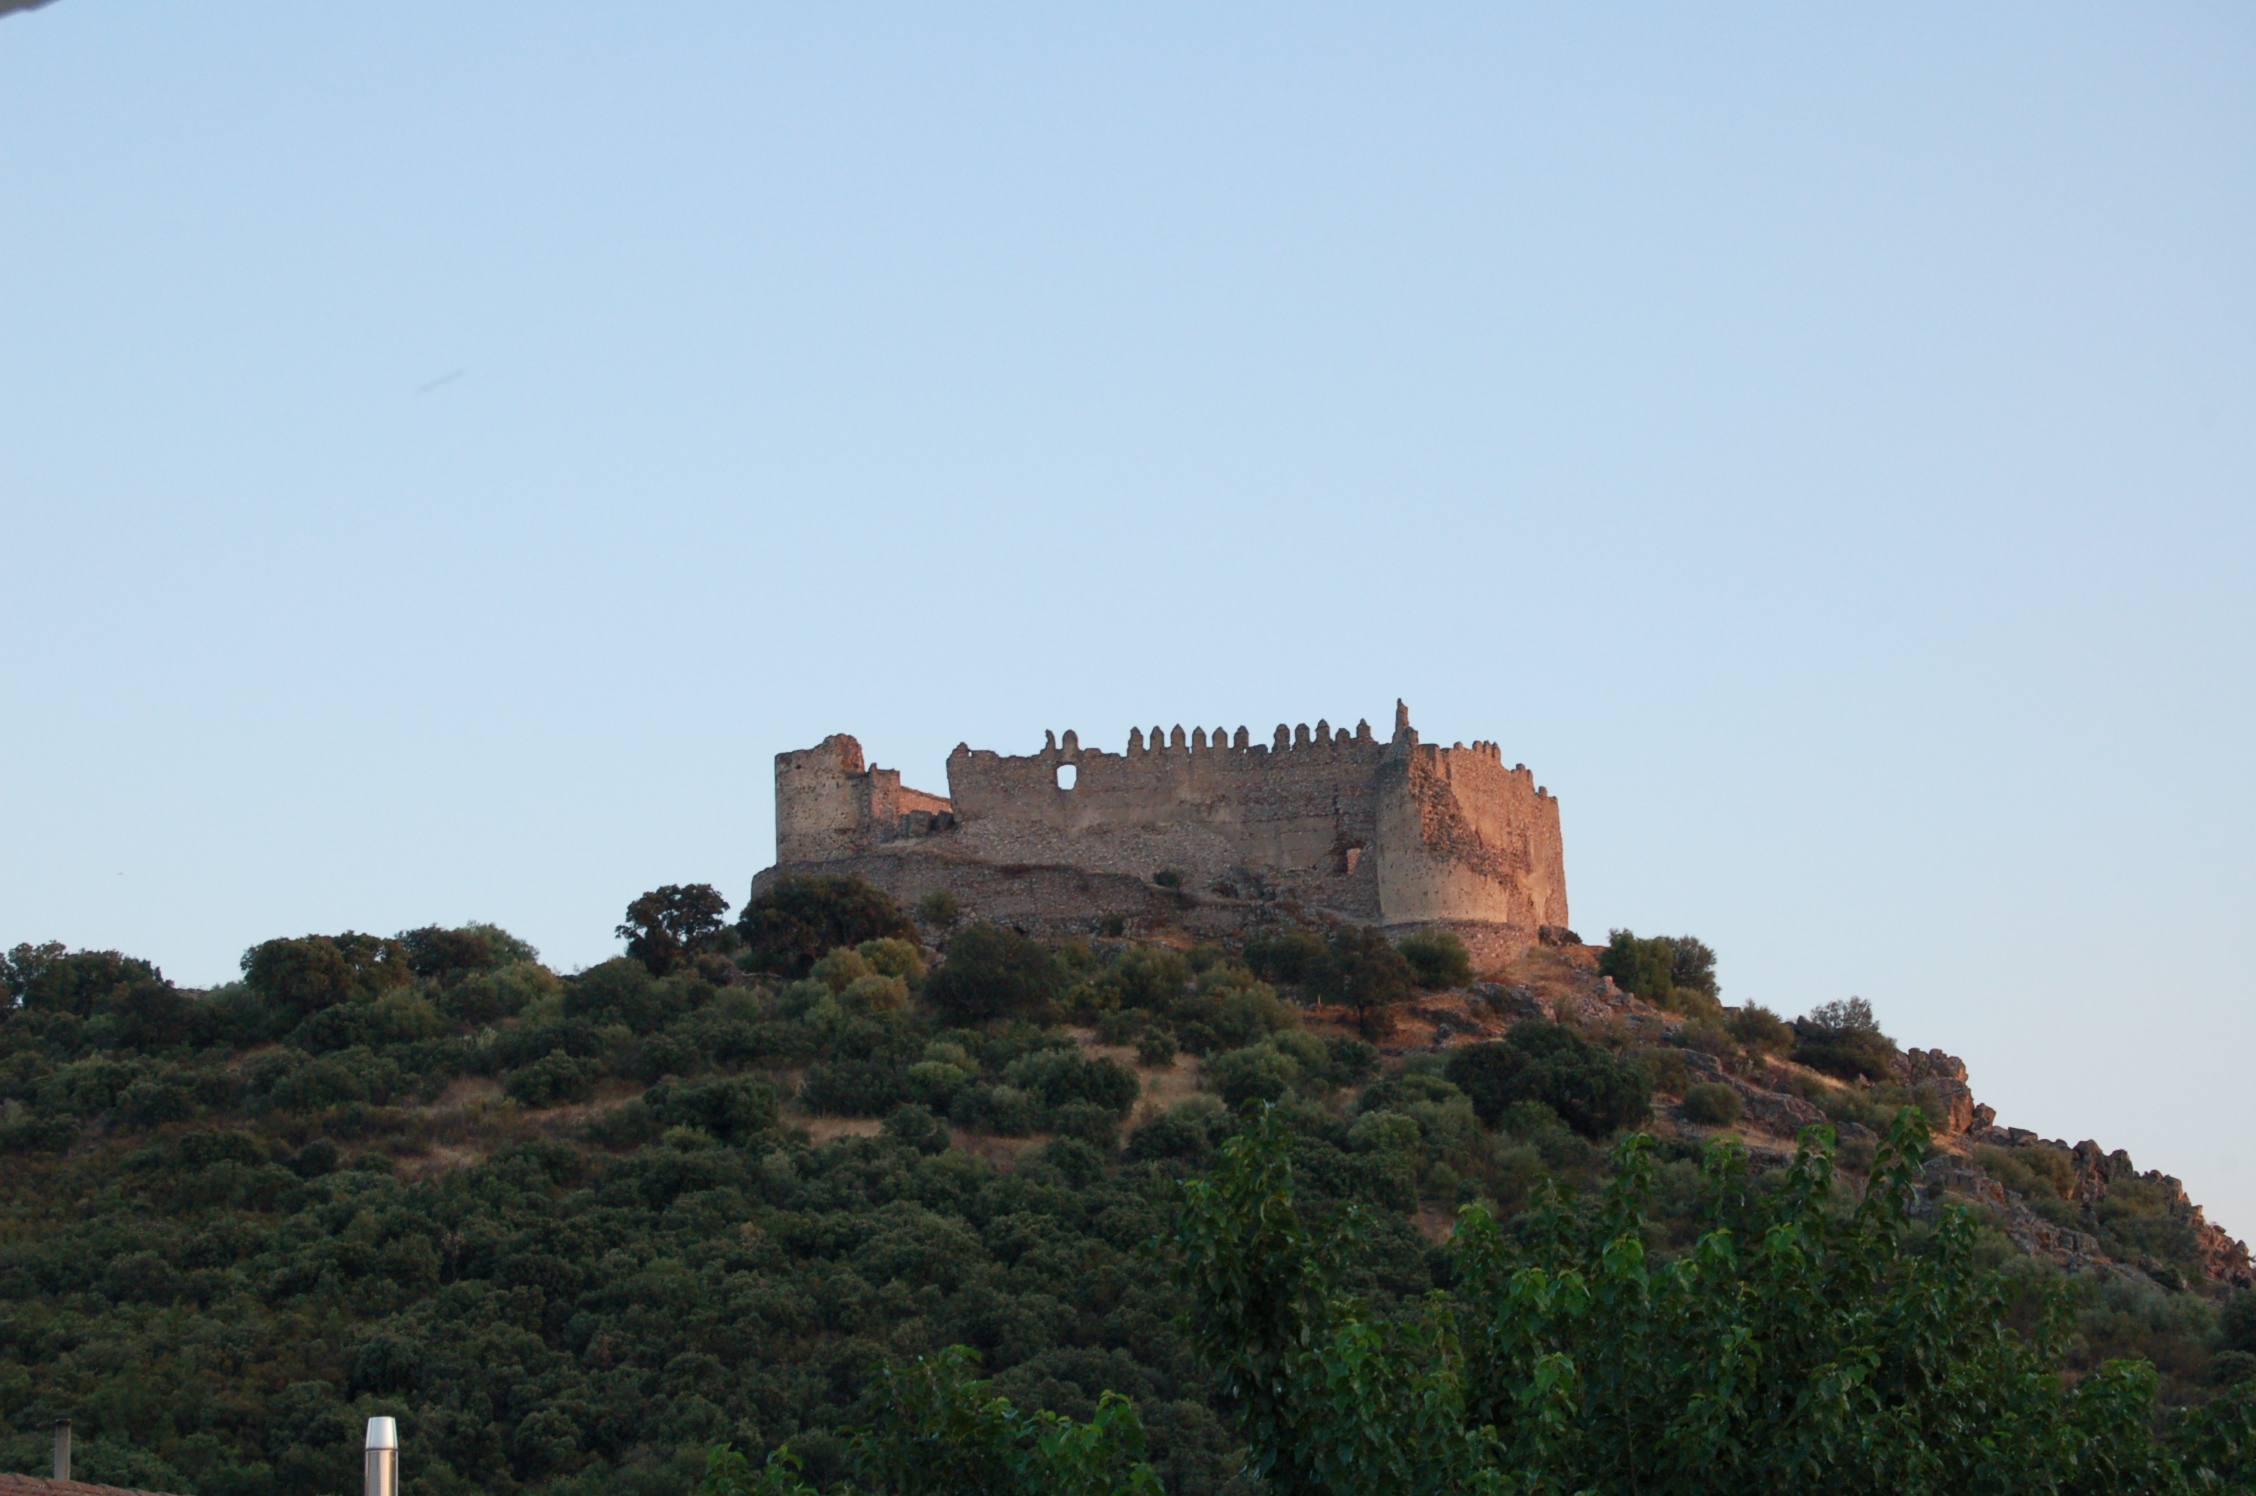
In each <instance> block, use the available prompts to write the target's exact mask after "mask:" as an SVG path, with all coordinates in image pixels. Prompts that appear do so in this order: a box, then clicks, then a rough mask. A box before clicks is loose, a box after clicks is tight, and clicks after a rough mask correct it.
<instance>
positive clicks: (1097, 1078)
mask: <svg viewBox="0 0 2256 1496" xmlns="http://www.w3.org/2000/svg"><path fill="white" fill-rule="evenodd" d="M1003 1078H1004V1079H1005V1080H1006V1081H1008V1082H1009V1083H1010V1084H1012V1085H1014V1086H1016V1087H1018V1088H1019V1089H1020V1090H1022V1091H1024V1092H1026V1093H1027V1094H1028V1095H1030V1096H1032V1097H1033V1098H1034V1099H1035V1102H1036V1104H1038V1105H1040V1106H1043V1107H1061V1106H1064V1105H1065V1104H1066V1103H1068V1102H1073V1101H1085V1102H1088V1103H1089V1104H1091V1105H1092V1106H1095V1107H1098V1108H1099V1109H1101V1110H1103V1111H1107V1112H1114V1113H1120V1112H1126V1111H1127V1110H1128V1109H1129V1108H1130V1107H1132V1106H1134V1105H1135V1104H1136V1097H1137V1095H1138V1094H1139V1093H1140V1092H1141V1090H1142V1084H1141V1083H1140V1082H1139V1081H1138V1080H1137V1079H1136V1075H1135V1072H1134V1071H1132V1070H1129V1069H1127V1068H1125V1067H1123V1066H1120V1065H1116V1064H1114V1063H1113V1062H1112V1061H1111V1060H1108V1059H1104V1058H1102V1057H1101V1056H1098V1055H1091V1054H1085V1053H1083V1052H1082V1051H1081V1050H1079V1049H1043V1050H1037V1051H1035V1052H1034V1053H1033V1054H1030V1055H1027V1056H1025V1057H1023V1058H1021V1059H1017V1060H1013V1061H1011V1063H1010V1064H1009V1065H1008V1066H1006V1067H1005V1068H1004V1070H1003Z"/></svg>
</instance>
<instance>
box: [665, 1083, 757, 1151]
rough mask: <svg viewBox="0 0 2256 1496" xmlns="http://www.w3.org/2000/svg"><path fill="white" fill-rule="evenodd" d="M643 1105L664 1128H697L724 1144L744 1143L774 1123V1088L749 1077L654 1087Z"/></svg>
mask: <svg viewBox="0 0 2256 1496" xmlns="http://www.w3.org/2000/svg"><path fill="white" fill-rule="evenodd" d="M642 1104H643V1105H644V1106H645V1107H647V1108H648V1109H649V1111H650V1114H651V1116H652V1117H654V1118H656V1119H657V1121H658V1123H659V1124H660V1125H661V1126H664V1127H694V1128H697V1129H698V1130H699V1131H701V1132H704V1133H706V1134H707V1135H708V1136H711V1137H714V1138H718V1139H719V1140H720V1141H722V1142H724V1143H743V1142H746V1141H748V1140H750V1139H751V1138H753V1137H756V1136H758V1135H759V1134H760V1133H763V1132H766V1131H767V1130H768V1129H769V1128H771V1127H773V1126H775V1120H776V1094H775V1087H773V1086H771V1085H769V1084H768V1083H767V1082H766V1081H763V1080H756V1079H754V1078H752V1077H750V1076H730V1077H725V1078H716V1079H713V1080H705V1081H677V1082H673V1083H670V1084H666V1085H657V1086H652V1087H651V1088H650V1089H649V1090H648V1091H646V1092H644V1093H643V1097H642Z"/></svg>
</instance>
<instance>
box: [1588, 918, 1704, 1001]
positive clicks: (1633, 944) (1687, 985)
mask: <svg viewBox="0 0 2256 1496" xmlns="http://www.w3.org/2000/svg"><path fill="white" fill-rule="evenodd" d="M1715 964H1716V957H1715V952H1714V951H1712V950H1710V949H1708V947H1707V946H1706V945H1705V944H1703V943H1702V942H1701V941H1699V940H1697V939H1695V938H1694V937H1692V936H1690V935H1654V936H1650V937H1646V938H1642V939H1641V938H1639V937H1638V936H1637V935H1636V934H1634V933H1632V932H1631V931H1628V930H1615V931H1612V932H1611V934H1610V936H1609V938H1608V941H1607V945H1606V949H1605V950H1604V951H1603V952H1601V953H1600V954H1599V957H1598V970H1599V973H1600V974H1601V975H1604V976H1609V977H1612V978H1613V979H1614V985H1615V986H1617V987H1619V988H1621V989H1622V991H1624V992H1628V993H1633V994H1634V995H1636V996H1638V997H1641V998H1643V999H1644V1000H1645V1001H1647V1002H1649V1003H1653V1004H1655V1005H1657V1006H1659V1007H1664V1008H1674V1009H1676V1010H1678V1011H1680V1012H1685V1013H1708V1012H1713V1011H1715V1009H1716V1007H1717V1002H1716V995H1717V987H1716V975H1715Z"/></svg>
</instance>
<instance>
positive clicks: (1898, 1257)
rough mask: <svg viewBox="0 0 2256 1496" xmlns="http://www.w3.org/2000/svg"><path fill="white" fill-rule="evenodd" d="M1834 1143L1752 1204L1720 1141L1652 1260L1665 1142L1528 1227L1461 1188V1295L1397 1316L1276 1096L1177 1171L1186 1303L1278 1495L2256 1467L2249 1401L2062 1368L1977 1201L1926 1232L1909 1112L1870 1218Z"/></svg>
mask: <svg viewBox="0 0 2256 1496" xmlns="http://www.w3.org/2000/svg"><path fill="white" fill-rule="evenodd" d="M1829 1142H1830V1140H1829V1139H1826V1138H1824V1137H1823V1136H1822V1134H1812V1135H1811V1136H1809V1137H1807V1138H1805V1140H1804V1144H1803V1147H1802V1150H1801V1153H1800V1155H1799V1156H1798V1157H1797V1159H1796V1161H1795V1163H1794V1164H1793V1166H1792V1168H1791V1169H1790V1170H1788V1171H1787V1174H1786V1177H1785V1179H1784V1180H1783V1181H1782V1182H1781V1186H1780V1187H1779V1188H1776V1189H1773V1190H1768V1191H1762V1192H1756V1193H1752V1194H1750V1193H1749V1192H1748V1191H1747V1190H1746V1188H1745V1178H1744V1162H1743V1160H1744V1154H1743V1153H1741V1152H1739V1151H1738V1150H1737V1149H1736V1148H1735V1146H1734V1145H1732V1144H1730V1143H1728V1142H1725V1143H1719V1144H1718V1145H1717V1146H1716V1149H1715V1150H1713V1151H1711V1153H1710V1154H1709V1159H1710V1162H1709V1165H1708V1171H1707V1179H1708V1183H1707V1185H1706V1188H1705V1196H1706V1199H1705V1204H1704V1207H1703V1208H1704V1211H1705V1213H1706V1214H1707V1216H1708V1218H1709V1219H1710V1220H1711V1221H1713V1222H1715V1223H1716V1224H1715V1225H1714V1227H1713V1228H1712V1229H1711V1230H1710V1231H1709V1232H1708V1234H1706V1235H1704V1236H1703V1237H1701V1238H1700V1239H1699V1241H1698V1242H1696V1243H1695V1244H1693V1246H1692V1247H1691V1249H1690V1250H1688V1251H1686V1252H1685V1253H1683V1254H1682V1255H1680V1256H1678V1257H1675V1258H1674V1259H1672V1260H1668V1261H1656V1260H1653V1259H1652V1258H1650V1257H1649V1256H1648V1251H1647V1246H1646V1238H1647V1233H1648V1230H1649V1227H1648V1223H1647V1213H1648V1211H1649V1209H1650V1207H1651V1202H1652V1200H1653V1197H1654V1181H1655V1172H1656V1171H1655V1167H1654V1163H1653V1158H1652V1144H1651V1141H1650V1140H1649V1139H1646V1138H1643V1137H1632V1138H1630V1139H1627V1140H1625V1141H1624V1142H1623V1143H1622V1144H1621V1145H1620V1146H1619V1147H1618V1148H1617V1149H1616V1150H1615V1154H1614V1175H1613V1180H1612V1182H1611V1184H1609V1185H1608V1187H1607V1190H1606V1194H1605V1198H1604V1199H1603V1201H1602V1202H1601V1203H1600V1204H1599V1205H1598V1207H1597V1208H1596V1209H1594V1210H1590V1211H1586V1212H1576V1211H1573V1210H1570V1209H1567V1208H1565V1207H1563V1206H1559V1205H1553V1206H1551V1207H1548V1208H1546V1209H1544V1210H1543V1211H1542V1212H1541V1213H1540V1218H1539V1219H1538V1220H1537V1221H1535V1222H1533V1223H1531V1225H1530V1228H1529V1229H1528V1230H1527V1231H1526V1232H1524V1233H1521V1234H1520V1236H1519V1239H1518V1240H1517V1241H1515V1240H1514V1239H1513V1238H1511V1237H1508V1236H1507V1235H1506V1233H1505V1232H1504V1231H1503V1230H1502V1229H1501V1228H1500V1227H1499V1226H1498V1225H1497V1224H1496V1222H1495V1221H1494V1219H1493V1218H1492V1217H1491V1216H1490V1214H1489V1213H1488V1212H1487V1211H1486V1210H1485V1209H1483V1208H1481V1207H1479V1206H1477V1205H1475V1206H1472V1207H1469V1208H1468V1209H1467V1210H1466V1211H1465V1212H1464V1214H1463V1215H1462V1217H1461V1218H1460V1224H1459V1227H1458V1231H1457V1234H1456V1238H1455V1240H1454V1241H1453V1242H1452V1244H1451V1257H1452V1269H1453V1271H1452V1274H1451V1285H1450V1288H1449V1289H1448V1291H1447V1292H1445V1293H1437V1294H1434V1295H1432V1296H1430V1297H1429V1299H1428V1300H1427V1302H1426V1304H1425V1305H1424V1308H1423V1312H1422V1313H1421V1314H1419V1315H1416V1316H1404V1315H1390V1314H1386V1313H1383V1312H1379V1311H1377V1310H1375V1309H1374V1308H1373V1307H1372V1306H1370V1305H1368V1304H1366V1303H1364V1302H1361V1301H1359V1300H1357V1299H1356V1298H1354V1297H1352V1296H1350V1295H1349V1294H1348V1293H1346V1292H1344V1291H1342V1290H1341V1289H1340V1288H1339V1286H1338V1270H1337V1267H1336V1265H1335V1264H1336V1254H1337V1253H1338V1251H1339V1243H1338V1241H1337V1239H1336V1238H1333V1237H1328V1236H1326V1235H1321V1234H1319V1233H1318V1232H1317V1231H1316V1230H1313V1229H1312V1228H1311V1226H1310V1225H1309V1224H1308V1218H1307V1217H1305V1216H1303V1215H1302V1214H1301V1213H1300V1211H1299V1210H1298V1209H1297V1208H1296V1203H1295V1195H1296V1190H1297V1187H1298V1186H1297V1181H1296V1173H1297V1171H1296V1169H1295V1167H1294V1156H1295V1153H1294V1147H1293V1142H1292V1138H1291V1136H1290V1134H1289V1132H1288V1131H1287V1129H1286V1127H1285V1125H1284V1124H1283V1121H1282V1119H1281V1118H1279V1117H1277V1116H1274V1115H1272V1116H1269V1117H1266V1118H1263V1119H1260V1120H1259V1121H1257V1122H1256V1123H1255V1125H1254V1126H1253V1127H1251V1128H1250V1129H1249V1130H1248V1131H1246V1132H1245V1133H1243V1134H1241V1135H1240V1136H1239V1137H1237V1138H1234V1139H1232V1140H1231V1141H1230V1142H1228V1143H1226V1144H1224V1145H1223V1150H1222V1160H1221V1163H1220V1166H1219V1167H1218V1168H1216V1169H1215V1170H1214V1172H1213V1173H1212V1174H1211V1175H1210V1176H1209V1177H1207V1178H1206V1179H1203V1180H1194V1181H1192V1182H1190V1183H1189V1184H1187V1185H1186V1186H1185V1188H1184V1191H1183V1196H1182V1207H1181V1210H1180V1211H1179V1213H1178V1216H1177V1219H1176V1223H1175V1228H1174V1232H1173V1242H1172V1244H1173V1247H1174V1250H1175V1255H1176V1260H1177V1261H1178V1262H1179V1263H1180V1264H1181V1266H1180V1268H1179V1269H1178V1281H1179V1282H1180V1283H1181V1284H1182V1286H1183V1289H1184V1291H1185V1292H1186V1293H1187V1294H1188V1295H1189V1296H1190V1300H1191V1305H1190V1309H1189V1312H1188V1313H1187V1314H1186V1315H1185V1318H1184V1321H1183V1322H1184V1324H1185V1325H1186V1326H1187V1328H1188V1331H1189V1334H1190V1337H1191V1340H1192V1343H1193V1345H1194V1346H1195V1348H1196V1349H1197V1351H1198V1353H1199V1356H1200V1358H1201V1360H1202V1361H1203V1363H1204V1364H1205V1366H1206V1367H1207V1368H1208V1369H1209V1371H1210V1372H1211V1373H1212V1374H1213V1375H1214V1377H1215V1378H1216V1380H1217V1382H1218V1383H1219V1385H1220V1387H1221V1390H1222V1391H1223V1393H1224V1395H1225V1396H1226V1397H1227V1398H1228V1399H1229V1403H1230V1406H1231V1407H1232V1409H1233V1411H1234V1413H1235V1415H1236V1423H1237V1428H1238V1431H1239V1433H1240V1434H1241V1435H1242V1436H1243V1437H1244V1438H1245V1440H1246V1442H1247V1444H1248V1446H1249V1447H1248V1463H1249V1464H1250V1465H1252V1466H1253V1467H1254V1468H1257V1469H1260V1470H1262V1471H1264V1472H1265V1484H1266V1486H1267V1488H1269V1489H1272V1490H1277V1491H1289V1492H1309V1493H1317V1492H1338V1491H1366V1490H1367V1491H1380V1490H1387V1491H1416V1492H1421V1493H1425V1492H1432V1493H1437V1496H1438V1493H1442V1492H1454V1491H1472V1490H1487V1491H1512V1492H1542V1493H1550V1492H1568V1491H1588V1492H1608V1493H1613V1492H1622V1493H1627V1492H1632V1491H1635V1492H1641V1493H1647V1496H1708V1493H1712V1492H1720V1491H1789V1490H1791V1491H1804V1490H1809V1491H1890V1492H1895V1491H1905V1492H1923V1493H1937V1496H1939V1493H1943V1492H1954V1491H1965V1490H1998V1491H2007V1490H2048V1491H2071V1490H2072V1491H2077V1492H2088V1493H2092V1496H2098V1493H2100V1492H2103V1491H2142V1492H2151V1493H2158V1496H2159V1493H2169V1496H2178V1493H2186V1492H2190V1491H2192V1490H2194V1489H2232V1488H2237V1487H2240V1486H2241V1485H2242V1484H2243V1483H2245V1482H2246V1481H2247V1480H2248V1479H2249V1478H2250V1477H2251V1476H2252V1475H2256V1441H2252V1440H2251V1434H2252V1433H2256V1400H2252V1399H2233V1400H2225V1401H2221V1402H2220V1403H2218V1404H2216V1405H2214V1406H2213V1407H2212V1408H2210V1409H2208V1410H2206V1411H2203V1412H2200V1413H2195V1414H2191V1415H2186V1416H2182V1417H2180V1418H2178V1419H2175V1420H2172V1421H2171V1422H2170V1423H2164V1421H2163V1420H2162V1419H2160V1418H2159V1417H2158V1416H2157V1409H2156V1407H2155V1376H2154V1372H2153V1369H2152V1368H2151V1367H2150V1366H2147V1365H2145V1364H2143V1363H2123V1362H2117V1363H2112V1364H2109V1365H2106V1366H2103V1367H2099V1368H2097V1369H2095V1370H2093V1371H2092V1372H2090V1373H2088V1374H2086V1375H2085V1376H2083V1377H2082V1378H2081V1379H2079V1380H2074V1381H2071V1380H2070V1379H2068V1378H2065V1377H2063V1376H2062V1375H2061V1372H2062V1369H2063V1368H2062V1366H2061V1363H2060V1354H2061V1349H2062V1346H2063V1341H2062V1340H2061V1338H2060V1337H2058V1336H2047V1337H2044V1338H2042V1339H2039V1340H2037V1341H2035V1342H2033V1343H2032V1342H2028V1341H2024V1340H2023V1339H2022V1338H2021V1337H2020V1336H2019V1335H2017V1334H2015V1333H2014V1330H2013V1327H2012V1320H2011V1316H2012V1313H2013V1311H2014V1309H2015V1306H2016V1295H2015V1293H2014V1292H2013V1290H2012V1289H2011V1287H2010V1286H2009V1285H2008V1284H2007V1283H2005V1282H2004V1281H2003V1280H2001V1279H1999V1278H1996V1277H1994V1276H1991V1275H1988V1274H1985V1273H1983V1272H1982V1271H1980V1270H1979V1269H1978V1268H1977V1266H1976V1265H1975V1264H1976V1254H1975V1235H1974V1230H1973V1228H1972V1226H1971V1224H1970V1223H1969V1221H1968V1220H1967V1218H1966V1217H1965V1216H1964V1215H1962V1214H1960V1213H1957V1212H1948V1213H1946V1214H1945V1215H1944V1217H1943V1218H1942V1220H1941V1221H1940V1222H1939V1223H1938V1225H1937V1227H1936V1229H1935V1230H1934V1231H1933V1232H1932V1234H1931V1236H1930V1238H1929V1239H1928V1240H1927V1241H1925V1242H1923V1243H1921V1244H1920V1246H1919V1247H1918V1249H1916V1250H1914V1249H1913V1248H1912V1245H1911V1242H1910V1239H1909V1238H1910V1232H1909V1230H1908V1229H1907V1227H1908V1223H1907V1219H1906V1207H1907V1205H1908V1204H1909V1202H1910V1201H1911V1200H1912V1199H1913V1198H1914V1197H1915V1191H1916V1187H1917V1184H1918V1182H1919V1159H1920V1156H1921V1154H1922V1152H1923V1151H1924V1144H1925V1137H1924V1134H1923V1132H1922V1130H1921V1129H1920V1126H1919V1121H1918V1117H1917V1114H1916V1113H1909V1112H1907V1113H1905V1114H1904V1116H1903V1118H1902V1119H1901V1122H1900V1124H1899V1126H1898V1128H1897V1129H1896V1130H1895V1131H1894V1132H1893V1133H1892V1134H1891V1135H1890V1137H1889V1139H1888V1142H1887V1144H1886V1145H1885V1146H1884V1147H1883V1148H1882V1150H1881V1152H1880V1154H1879V1156H1878V1159H1877V1161H1876V1163H1875V1165H1874V1170H1873V1176H1872V1183H1871V1187H1870V1189H1869V1190H1868V1192H1867V1193H1866V1195H1865V1197H1864V1199H1863V1201H1862V1202H1861V1204H1858V1205H1857V1206H1855V1207H1854V1208H1853V1209H1852V1210H1848V1211H1839V1210H1836V1209H1835V1208H1834V1206H1833V1200H1834V1190H1833V1174H1832V1163H1831V1158H1830V1156H1829V1154H1828V1152H1827V1151H1826V1150H1827V1147H1828V1145H1829ZM1883 1327H1884V1328H1883ZM1851 1365H1853V1366H1856V1367H1858V1368H1859V1371H1858V1373H1857V1375H1856V1376H1854V1377H1853V1378H1848V1379H1843V1380H1840V1381H1837V1382H1829V1381H1828V1379H1831V1378H1837V1377H1840V1375H1841V1368H1842V1367H1843V1366H1851ZM1820 1385H1830V1386H1832V1387H1834V1388H1835V1390H1834V1391H1833V1392H1832V1393H1830V1394H1828V1395H1825V1396H1812V1395H1811V1389H1812V1387H1813V1386H1820ZM1689 1409H1697V1410H1699V1415H1700V1416H1698V1417H1689V1416H1687V1410H1689ZM2161 1429H2168V1430H2169V1432H2170V1433H2171V1434H2172V1435H2173V1438H2172V1439H2171V1441H2170V1443H2169V1444H2167V1445H2164V1444H2162V1443H2159V1442H2158V1440H2157V1431H2158V1430H2161ZM2004 1472H2010V1475H2009V1476H2007V1477H2006V1478H2004V1479H2000V1476H2001V1473H2004Z"/></svg>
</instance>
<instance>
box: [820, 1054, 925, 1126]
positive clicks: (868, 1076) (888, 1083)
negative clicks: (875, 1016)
mask: <svg viewBox="0 0 2256 1496" xmlns="http://www.w3.org/2000/svg"><path fill="white" fill-rule="evenodd" d="M908 1098H909V1091H908V1074H907V1071H906V1069H905V1068H904V1067H902V1066H899V1065H895V1064H892V1063H890V1062H887V1061H882V1060H832V1061H830V1062H828V1063H826V1064H821V1065H816V1066H814V1067H813V1068H811V1069H810V1070H808V1072H807V1078H806V1079H805V1080H804V1081H802V1082H801V1083H800V1086H799V1104H800V1105H801V1106H803V1107H805V1108H806V1109H807V1110H808V1111H810V1112H819V1113H822V1114H824V1115H827V1116H833V1117H882V1116H885V1115H886V1114H887V1113H889V1112H891V1111H892V1110H893V1109H894V1108H895V1107H897V1106H899V1105H900V1104H901V1103H902V1102H904V1101H906V1100H908Z"/></svg>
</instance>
